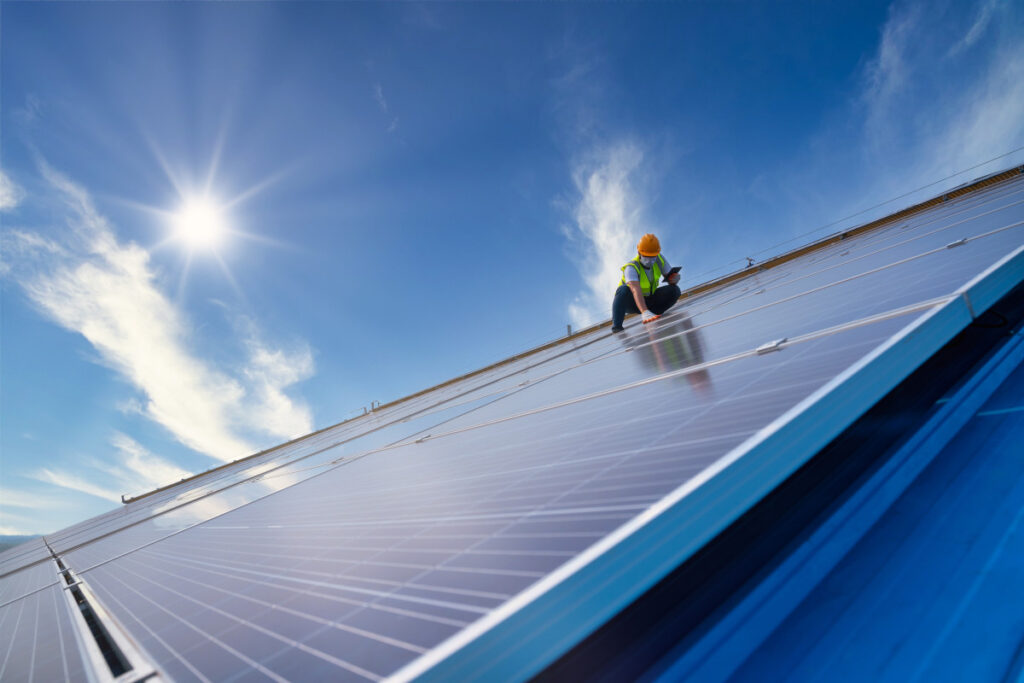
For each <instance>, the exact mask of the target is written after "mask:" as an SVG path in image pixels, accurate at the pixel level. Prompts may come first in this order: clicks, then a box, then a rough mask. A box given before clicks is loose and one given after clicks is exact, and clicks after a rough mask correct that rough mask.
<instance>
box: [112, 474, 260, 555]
mask: <svg viewBox="0 0 1024 683" xmlns="http://www.w3.org/2000/svg"><path fill="white" fill-rule="evenodd" d="M260 481H262V479H260ZM255 497H257V495H253V496H250V497H241V498H239V500H237V501H236V503H235V504H236V505H241V504H245V503H247V502H249V501H250V500H252V499H254V498H255ZM198 521H199V520H195V519H190V520H189V523H190V524H195V523H198ZM174 528H175V527H173V526H170V525H168V527H167V529H165V530H164V533H173V531H172V530H173V529H174ZM179 528H181V527H179ZM148 540H152V539H147V541H148ZM95 561H96V560H93V562H95Z"/></svg>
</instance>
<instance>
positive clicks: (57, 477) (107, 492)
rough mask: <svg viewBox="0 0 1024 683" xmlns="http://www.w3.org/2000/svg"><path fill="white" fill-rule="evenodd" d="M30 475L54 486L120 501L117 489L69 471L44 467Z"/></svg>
mask: <svg viewBox="0 0 1024 683" xmlns="http://www.w3.org/2000/svg"><path fill="white" fill-rule="evenodd" d="M32 476H34V477H35V478H36V479H38V480H39V481H45V482H46V483H48V484H53V485H54V486H59V487H61V488H64V489H71V490H72V491H78V492H80V493H87V494H89V495H90V496H96V497H97V498H103V499H104V500H109V501H112V502H114V503H119V502H121V494H120V493H119V492H118V491H115V490H114V489H112V488H108V487H107V486H104V485H103V484H97V483H95V482H92V481H89V480H87V479H84V478H82V477H81V476H78V475H76V474H71V473H70V472H64V471H60V470H51V469H49V468H46V467H44V468H42V469H40V470H39V471H38V472H35V473H34V474H33V475H32Z"/></svg>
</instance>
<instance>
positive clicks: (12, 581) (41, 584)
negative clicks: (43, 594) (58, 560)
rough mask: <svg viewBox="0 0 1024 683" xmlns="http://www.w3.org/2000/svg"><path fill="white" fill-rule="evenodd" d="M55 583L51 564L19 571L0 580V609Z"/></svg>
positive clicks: (36, 565) (55, 577)
mask: <svg viewBox="0 0 1024 683" xmlns="http://www.w3.org/2000/svg"><path fill="white" fill-rule="evenodd" d="M55 583H57V575H56V573H55V572H54V570H53V564H52V562H51V563H49V564H35V565H30V566H28V567H25V568H23V569H19V570H17V571H15V572H13V573H11V574H8V575H7V576H5V577H4V578H2V579H0V607H2V606H3V605H6V604H7V603H10V602H14V601H15V600H18V599H19V598H22V597H24V596H26V595H29V594H31V593H35V592H37V591H40V590H42V589H44V588H46V587H47V586H49V585H52V584H55Z"/></svg>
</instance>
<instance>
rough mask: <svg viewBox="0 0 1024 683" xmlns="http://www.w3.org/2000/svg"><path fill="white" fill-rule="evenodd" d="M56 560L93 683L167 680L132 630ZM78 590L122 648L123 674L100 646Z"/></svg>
mask: <svg viewBox="0 0 1024 683" xmlns="http://www.w3.org/2000/svg"><path fill="white" fill-rule="evenodd" d="M52 561H53V566H54V570H55V571H56V572H57V576H58V578H59V580H60V584H61V588H62V589H63V590H62V591H61V592H62V593H63V594H64V604H65V605H66V606H67V608H68V615H69V616H70V617H71V624H72V627H73V628H72V630H73V631H74V634H75V640H76V641H77V643H78V649H79V652H80V653H81V654H82V659H83V662H84V664H85V671H86V675H87V676H88V679H89V681H90V682H92V683H112V682H116V683H141V681H159V680H161V679H166V677H165V676H161V673H160V671H159V670H158V669H157V667H156V665H155V664H153V663H152V662H151V661H150V660H149V658H148V657H147V656H146V655H144V654H143V652H142V649H141V648H140V647H139V646H138V645H137V644H136V643H135V641H134V639H132V637H131V636H130V635H129V634H128V632H127V631H126V630H125V629H124V628H123V627H122V626H121V624H120V623H119V622H118V621H117V620H116V619H115V618H114V617H113V615H111V614H110V613H109V612H108V611H107V610H106V608H105V607H103V604H102V603H101V602H100V601H99V599H98V598H97V597H96V595H95V594H94V593H93V592H92V590H91V589H90V588H89V585H88V584H87V583H86V582H85V581H84V580H82V579H81V578H79V577H77V576H75V574H74V572H72V571H71V570H70V569H67V568H64V569H61V566H60V564H58V562H57V559H56V558H54V559H53V560H52ZM75 593H78V595H79V596H80V597H81V598H82V599H84V601H85V603H86V604H87V605H88V608H89V610H91V612H92V615H93V617H94V618H95V620H96V621H97V622H98V623H99V624H100V625H101V626H102V628H103V630H104V631H105V632H106V635H107V637H109V638H110V640H111V641H113V643H112V644H113V645H114V646H115V647H116V648H117V649H118V650H119V653H120V655H121V656H122V657H123V658H124V660H125V662H126V663H127V670H126V671H125V672H124V673H122V674H120V675H119V676H114V674H113V672H112V671H111V669H110V666H109V665H108V664H107V659H106V657H104V655H103V652H102V651H101V649H100V644H99V643H98V642H97V641H96V638H95V637H94V636H93V630H92V628H90V627H89V624H88V622H87V621H86V619H85V615H84V614H83V611H82V607H80V605H79V602H78V599H77V598H76V596H75Z"/></svg>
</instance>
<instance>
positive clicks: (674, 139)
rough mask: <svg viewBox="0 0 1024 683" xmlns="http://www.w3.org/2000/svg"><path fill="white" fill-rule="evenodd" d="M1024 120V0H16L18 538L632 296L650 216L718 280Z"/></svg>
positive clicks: (2, 152)
mask: <svg viewBox="0 0 1024 683" xmlns="http://www.w3.org/2000/svg"><path fill="white" fill-rule="evenodd" d="M1022 146H1024V10H1022V8H1021V6H1020V4H1019V3H1013V2H1011V1H1010V0H977V1H975V2H942V1H941V0H940V1H939V2H923V1H914V0H900V1H897V2H893V3H886V2H850V3H837V2H829V3H800V2H787V3H761V2H758V3H753V2H752V3H740V2H728V3H711V2H707V3H687V2H683V3H657V4H633V3H628V4H627V3H614V4H590V3H565V4H546V3H544V4H542V3H523V4H512V3H481V4H462V3H443V4H433V3H431V4H419V3H394V4H376V3H281V4H277V3H211V4H205V3H159V2H158V3H119V2H107V3H28V2H25V3H21V2H14V3H12V2H4V3H3V4H2V5H0V239H2V242H0V244H2V253H0V285H2V288H3V289H2V302H0V303H2V309H0V316H2V317H0V325H2V327H0V333H2V340H0V341H2V349H0V351H2V353H0V382H2V383H0V420H2V422H0V534H19V533H45V532H50V531H54V530H57V529H59V528H62V527H64V526H66V525H68V524H70V523H73V522H75V521H78V520H81V519H83V518H86V517H88V516H91V515H94V514H98V513H100V512H102V511H104V510H106V509H109V508H111V507H113V506H114V505H116V504H117V503H116V500H117V498H118V496H119V495H120V494H121V493H132V494H134V493H139V492H141V491H144V490H148V489H149V488H152V487H154V486H157V485H160V484H163V483H167V482H169V481H174V480H176V479H177V478H179V477H180V476H183V475H184V474H186V473H188V472H193V471H199V470H203V469H206V468H208V467H211V466H213V465H216V464H218V463H219V462H221V461H223V460H230V459H234V458H237V457H241V456H244V455H247V454H249V453H251V452H254V451H256V450H259V449H261V448H265V447H268V446H272V445H274V444H276V443H280V442H281V441H284V440H286V439H288V438H291V437H294V436H298V435H301V434H304V433H307V432H309V431H311V430H313V429H318V428H321V427H325V426H328V425H330V424H334V423H336V422H338V421H340V420H342V419H344V418H346V417H349V416H351V415H353V414H355V413H357V412H361V409H362V406H366V405H369V404H370V402H371V401H374V400H376V401H385V402H386V401H389V400H393V399H395V398H399V397H401V396H404V395H406V394H409V393H412V392H415V391H418V390H420V389H422V388H425V387H427V386H430V385H433V384H435V383H437V382H440V381H443V380H446V379H448V378H450V377H452V376H455V375H458V374H461V373H463V372H467V371H470V370H473V369H475V368H478V367H481V366H483V365H486V364H488V363H490V362H493V361H496V360H499V359H501V358H504V357H506V356H508V355H511V354H513V353H516V352H518V351H521V350H524V349H526V348H529V347H531V346H534V345H537V344H539V343H543V342H545V341H548V340H550V339H553V338H555V337H557V336H559V335H560V334H564V331H565V326H566V324H570V323H571V324H572V325H573V326H574V327H579V326H581V325H583V324H586V323H589V322H597V321H600V320H603V319H606V318H607V317H608V316H609V314H610V313H609V306H610V297H611V294H612V292H613V291H614V287H615V285H616V284H617V279H618V268H619V266H620V265H621V264H622V262H623V261H624V260H626V259H627V258H628V257H629V256H630V255H631V253H632V249H633V245H634V244H635V242H636V239H637V238H638V237H639V235H640V234H642V233H644V232H648V231H653V232H655V233H657V234H658V235H659V237H660V238H661V242H662V245H663V248H664V253H665V255H666V256H667V257H668V258H669V260H670V261H671V262H672V263H674V264H679V265H682V266H683V268H684V284H695V283H697V282H699V281H702V280H705V279H707V278H708V277H709V276H710V275H711V274H721V273H724V272H727V271H729V270H731V269H735V268H737V267H738V266H739V265H740V264H742V263H745V261H744V258H743V257H745V256H748V255H751V256H755V257H756V258H761V257H764V256H766V255H768V254H770V253H773V252H777V251H780V250H781V249H783V248H785V246H793V245H795V244H797V243H799V242H802V241H806V240H807V239H809V237H808V236H806V234H807V233H809V232H811V231H813V230H815V229H818V228H822V226H825V225H828V224H831V223H833V222H834V221H836V220H839V219H843V218H844V217H847V216H850V215H851V214H854V213H857V212H859V211H861V210H863V209H865V208H868V207H872V206H874V205H876V204H878V203H880V202H884V201H886V200H888V199H891V198H893V197H898V196H900V195H904V194H905V193H907V192H909V191H911V190H914V189H915V188H919V187H921V186H924V185H927V184H930V183H933V182H934V181H940V182H938V183H935V184H932V185H930V186H929V187H927V188H925V189H924V190H922V191H920V192H918V193H913V194H909V195H907V196H904V197H901V198H900V199H898V200H896V201H895V202H890V203H888V204H885V205H884V206H882V207H879V208H876V209H873V210H871V211H868V212H867V213H864V214H861V215H859V216H858V217H857V218H856V219H850V220H847V221H846V222H843V223H839V224H836V225H832V226H831V227H829V228H827V229H825V230H824V231H825V232H829V231H833V230H836V229H838V228H839V227H841V226H843V225H848V224H852V223H854V222H857V221H862V220H865V219H867V218H870V217H874V216H878V215H883V214H885V213H889V212H891V211H894V210H896V209H898V208H900V207H902V206H904V205H907V204H910V203H913V202H914V201H917V200H920V199H924V198H927V197H929V196H932V195H934V194H937V193H939V192H941V191H942V190H943V189H945V188H948V187H952V186H955V185H958V184H960V183H962V182H966V181H967V180H970V179H971V178H973V177H976V176H979V175H983V174H985V173H989V172H992V171H996V170H1000V169H1002V168H1005V167H1009V166H1011V165H1014V164H1020V163H1022V162H1024V153H1022V152H1020V151H1015V152H1012V153H1011V154H1009V155H1006V156H1002V158H999V159H997V160H996V161H993V162H991V163H989V164H987V165H982V166H977V165H978V164H981V162H985V161H987V160H989V159H992V158H994V157H997V156H1000V155H1004V154H1005V153H1007V152H1011V151H1012V150H1016V149H1017V148H1019V147H1022ZM975 166H977V167H976V168H973V169H972V170H970V171H968V172H966V173H962V174H959V175H955V176H953V177H949V176H951V175H953V174H955V173H957V172H958V171H962V170H964V169H971V167H975ZM204 197H205V201H206V203H207V206H212V207H214V208H213V210H216V212H218V214H219V216H220V220H221V222H222V223H223V224H225V225H227V226H228V227H229V232H228V233H227V234H226V235H225V236H224V238H223V239H222V241H220V242H219V243H218V244H217V245H215V246H214V247H213V248H209V247H202V246H200V245H197V244H194V243H192V242H190V241H188V240H187V239H185V238H184V237H183V236H182V235H181V234H180V233H179V232H177V231H176V226H177V225H178V224H179V222H178V221H177V219H176V216H179V215H180V210H181V208H182V207H183V206H186V205H188V204H189V203H190V202H192V203H193V204H194V202H195V201H196V198H204ZM815 234H822V232H821V231H819V232H818V233H815ZM780 244H782V245H783V246H779V245H780Z"/></svg>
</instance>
